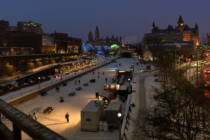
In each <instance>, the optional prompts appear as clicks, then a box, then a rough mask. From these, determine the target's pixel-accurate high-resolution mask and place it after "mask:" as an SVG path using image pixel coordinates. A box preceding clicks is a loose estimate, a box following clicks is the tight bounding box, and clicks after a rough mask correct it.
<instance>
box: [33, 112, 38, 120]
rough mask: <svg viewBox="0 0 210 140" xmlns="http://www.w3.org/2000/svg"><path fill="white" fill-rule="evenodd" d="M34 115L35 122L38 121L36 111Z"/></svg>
mask: <svg viewBox="0 0 210 140" xmlns="http://www.w3.org/2000/svg"><path fill="white" fill-rule="evenodd" d="M33 115H34V119H35V120H37V114H36V111H34V114H33Z"/></svg>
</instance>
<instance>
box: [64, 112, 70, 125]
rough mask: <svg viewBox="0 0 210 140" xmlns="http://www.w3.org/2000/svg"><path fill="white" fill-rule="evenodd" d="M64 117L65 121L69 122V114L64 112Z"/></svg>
mask: <svg viewBox="0 0 210 140" xmlns="http://www.w3.org/2000/svg"><path fill="white" fill-rule="evenodd" d="M65 118H66V121H67V122H68V123H69V114H68V112H67V113H66V115H65Z"/></svg>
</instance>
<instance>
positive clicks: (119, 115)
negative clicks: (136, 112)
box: [117, 113, 122, 140]
mask: <svg viewBox="0 0 210 140" xmlns="http://www.w3.org/2000/svg"><path fill="white" fill-rule="evenodd" d="M117 116H118V118H119V140H121V116H122V114H121V113H118V114H117Z"/></svg>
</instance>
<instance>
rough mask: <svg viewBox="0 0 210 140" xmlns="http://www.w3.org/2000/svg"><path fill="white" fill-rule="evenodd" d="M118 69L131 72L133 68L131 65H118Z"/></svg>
mask: <svg viewBox="0 0 210 140" xmlns="http://www.w3.org/2000/svg"><path fill="white" fill-rule="evenodd" d="M116 70H119V71H127V72H130V71H131V68H129V67H123V66H118V67H117V69H116Z"/></svg>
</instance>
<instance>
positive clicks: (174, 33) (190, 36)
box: [145, 15, 199, 45]
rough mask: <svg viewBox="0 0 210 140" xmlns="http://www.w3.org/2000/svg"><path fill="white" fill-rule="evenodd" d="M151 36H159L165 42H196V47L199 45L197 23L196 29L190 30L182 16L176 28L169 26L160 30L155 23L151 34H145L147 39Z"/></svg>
mask: <svg viewBox="0 0 210 140" xmlns="http://www.w3.org/2000/svg"><path fill="white" fill-rule="evenodd" d="M149 36H158V37H159V38H161V39H162V41H163V42H169V41H170V42H171V41H173V42H176V41H193V40H195V42H196V45H199V28H198V25H197V23H196V24H195V27H194V28H190V27H189V26H188V25H187V24H184V21H183V19H182V16H181V15H180V17H179V20H178V22H177V25H176V27H175V28H173V26H172V25H168V27H167V28H166V29H159V28H158V26H155V23H154V22H153V24H152V27H151V33H146V34H145V37H149Z"/></svg>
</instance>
